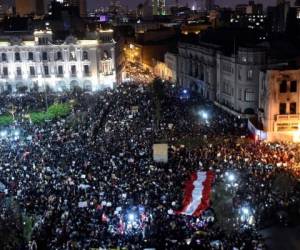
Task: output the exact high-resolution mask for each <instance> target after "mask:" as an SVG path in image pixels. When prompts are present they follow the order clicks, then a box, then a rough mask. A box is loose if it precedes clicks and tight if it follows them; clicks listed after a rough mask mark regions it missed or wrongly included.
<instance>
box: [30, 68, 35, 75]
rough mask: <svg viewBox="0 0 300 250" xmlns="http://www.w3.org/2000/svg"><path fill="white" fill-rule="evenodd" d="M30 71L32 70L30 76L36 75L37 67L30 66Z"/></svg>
mask: <svg viewBox="0 0 300 250" xmlns="http://www.w3.org/2000/svg"><path fill="white" fill-rule="evenodd" d="M29 71H30V76H35V69H34V67H33V66H30V68H29Z"/></svg>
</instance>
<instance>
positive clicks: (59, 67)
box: [57, 65, 64, 75]
mask: <svg viewBox="0 0 300 250" xmlns="http://www.w3.org/2000/svg"><path fill="white" fill-rule="evenodd" d="M57 71H58V75H63V74H64V69H63V66H61V65H60V66H58V68H57Z"/></svg>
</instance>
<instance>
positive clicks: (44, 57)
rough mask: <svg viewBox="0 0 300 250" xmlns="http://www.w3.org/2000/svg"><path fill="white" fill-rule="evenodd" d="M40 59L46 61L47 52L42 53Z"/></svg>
mask: <svg viewBox="0 0 300 250" xmlns="http://www.w3.org/2000/svg"><path fill="white" fill-rule="evenodd" d="M42 59H43V61H47V60H48V54H47V52H43V54H42Z"/></svg>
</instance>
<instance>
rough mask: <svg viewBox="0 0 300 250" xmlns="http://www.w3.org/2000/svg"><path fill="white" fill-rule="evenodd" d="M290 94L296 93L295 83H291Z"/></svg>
mask: <svg viewBox="0 0 300 250" xmlns="http://www.w3.org/2000/svg"><path fill="white" fill-rule="evenodd" d="M290 92H297V81H291V88H290Z"/></svg>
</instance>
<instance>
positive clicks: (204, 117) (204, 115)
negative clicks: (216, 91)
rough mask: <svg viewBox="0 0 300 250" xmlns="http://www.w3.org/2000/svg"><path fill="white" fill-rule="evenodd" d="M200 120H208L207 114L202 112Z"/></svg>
mask: <svg viewBox="0 0 300 250" xmlns="http://www.w3.org/2000/svg"><path fill="white" fill-rule="evenodd" d="M202 118H203V119H205V120H207V118H208V114H207V113H206V112H202Z"/></svg>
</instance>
